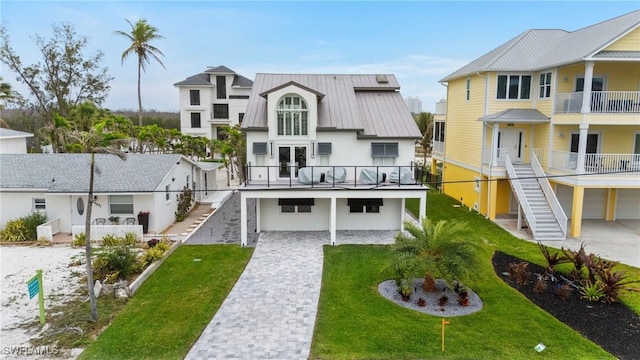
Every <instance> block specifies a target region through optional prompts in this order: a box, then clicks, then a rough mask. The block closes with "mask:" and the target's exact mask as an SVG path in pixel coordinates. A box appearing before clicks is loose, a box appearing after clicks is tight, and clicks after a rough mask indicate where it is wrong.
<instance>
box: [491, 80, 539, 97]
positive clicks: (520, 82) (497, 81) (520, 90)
mask: <svg viewBox="0 0 640 360" xmlns="http://www.w3.org/2000/svg"><path fill="white" fill-rule="evenodd" d="M502 76H506V77H507V83H506V89H505V97H504V98H499V97H498V86H499V84H500V77H502ZM516 76H517V77H518V90H517V93H518V96H517V97H516V98H510V97H509V89H510V86H509V83H510V81H511V78H512V77H516ZM525 76H528V77H529V97H528V98H522V97H521V96H522V89H523V87H522V79H523V77H525ZM532 81H533V76H531V74H497V75H496V92H495V94H496V95H495V99H496V100H498V101H523V100H525V101H527V100H531V85H532Z"/></svg>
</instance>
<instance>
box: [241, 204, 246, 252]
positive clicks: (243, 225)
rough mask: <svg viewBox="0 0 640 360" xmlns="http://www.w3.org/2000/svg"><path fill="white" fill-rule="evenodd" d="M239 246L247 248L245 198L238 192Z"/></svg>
mask: <svg viewBox="0 0 640 360" xmlns="http://www.w3.org/2000/svg"><path fill="white" fill-rule="evenodd" d="M240 245H242V246H247V197H246V195H245V192H243V191H241V192H240Z"/></svg>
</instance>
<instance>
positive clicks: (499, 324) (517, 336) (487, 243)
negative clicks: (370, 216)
mask: <svg viewBox="0 0 640 360" xmlns="http://www.w3.org/2000/svg"><path fill="white" fill-rule="evenodd" d="M428 202H429V203H428V209H427V211H428V216H429V217H431V218H432V219H434V220H439V219H453V218H459V219H463V220H465V221H468V222H469V224H470V225H471V229H472V234H470V235H473V236H476V238H477V240H478V242H479V243H480V244H481V250H480V257H481V261H480V265H479V266H478V268H477V269H475V271H474V272H473V274H472V276H471V279H470V280H469V281H467V284H468V285H469V286H470V287H471V288H472V289H473V290H474V291H475V292H476V293H477V294H478V295H479V296H480V297H481V298H482V300H483V302H484V308H483V309H482V310H481V311H480V312H478V313H475V314H473V315H468V316H462V317H452V318H449V319H447V320H448V321H450V322H451V324H450V325H448V326H447V330H446V352H445V353H444V354H443V353H442V351H441V342H440V339H441V336H440V334H441V333H440V332H441V318H440V317H436V316H430V315H425V314H421V313H418V312H415V311H412V310H409V309H405V308H403V307H399V306H397V305H395V304H393V303H392V302H390V301H388V300H386V299H384V298H383V297H381V296H380V295H378V293H377V285H378V283H380V282H381V281H383V280H386V279H390V278H391V277H392V276H391V273H390V271H389V270H386V269H385V266H386V265H387V261H388V247H386V246H357V245H342V246H336V247H330V246H326V247H325V260H324V274H323V283H322V291H321V295H320V304H319V308H318V315H317V320H316V328H315V334H314V339H313V345H312V349H311V358H313V359H375V358H378V359H388V358H394V359H433V358H457V359H524V358H531V357H544V358H553V359H565V358H574V359H602V358H612V356H611V355H609V354H608V353H607V352H605V351H604V350H602V349H601V348H600V347H598V346H597V345H595V344H594V343H591V342H590V341H587V340H585V339H584V338H583V337H582V336H581V335H580V334H578V333H576V332H575V331H573V330H571V329H570V328H569V327H567V326H565V325H564V324H562V323H561V322H559V321H558V320H556V319H555V318H554V317H552V316H551V315H549V314H547V313H546V312H545V311H543V310H541V309H540V308H538V307H537V306H535V305H533V304H532V303H531V302H529V301H528V300H527V299H526V298H525V297H524V296H523V295H521V294H520V293H519V292H517V291H516V290H514V289H512V288H511V287H509V286H508V285H507V284H505V283H504V282H503V281H502V280H500V279H499V278H498V277H497V276H496V275H495V273H494V272H493V268H492V265H491V256H492V254H493V252H494V251H495V250H498V249H499V250H502V251H504V252H507V253H509V254H513V255H515V256H518V257H521V258H524V259H527V260H529V261H531V262H535V263H539V264H543V263H544V258H543V257H542V255H541V254H540V251H539V249H538V246H537V245H536V244H534V243H530V242H526V241H523V240H519V239H516V238H515V237H513V236H512V235H511V234H509V233H508V232H506V231H503V230H502V229H501V228H500V227H499V226H497V225H495V224H493V223H492V222H490V221H487V220H486V219H484V217H483V216H481V215H478V214H477V213H476V212H473V211H472V212H469V211H468V210H467V209H461V208H454V207H453V204H454V201H453V200H452V199H451V198H448V197H446V196H443V195H440V194H438V193H435V192H430V193H429V194H428ZM407 206H408V207H409V208H410V209H413V210H416V208H417V204H416V203H414V202H408V204H407ZM622 268H624V269H625V270H628V271H629V272H632V273H633V276H634V277H638V276H639V274H640V270H639V269H637V268H632V267H621V269H622ZM623 301H624V302H625V303H627V304H628V305H630V306H631V307H633V308H634V310H636V311H637V312H639V313H640V295H639V294H638V293H626V292H625V293H624V294H623ZM612 336H615V334H612ZM539 342H543V343H544V344H545V345H546V346H547V348H546V350H544V352H542V353H540V354H538V353H536V352H535V350H534V349H533V347H534V346H535V345H536V344H538V343H539Z"/></svg>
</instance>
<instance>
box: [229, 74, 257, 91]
mask: <svg viewBox="0 0 640 360" xmlns="http://www.w3.org/2000/svg"><path fill="white" fill-rule="evenodd" d="M252 86H253V81H252V80H251V79H247V78H246V77H244V76H242V75H235V76H234V77H233V83H232V84H231V87H239V88H250V87H252Z"/></svg>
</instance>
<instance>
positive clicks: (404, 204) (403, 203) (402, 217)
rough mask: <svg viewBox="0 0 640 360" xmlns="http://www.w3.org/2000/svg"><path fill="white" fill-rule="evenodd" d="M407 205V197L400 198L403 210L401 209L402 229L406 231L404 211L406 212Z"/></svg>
mask: <svg viewBox="0 0 640 360" xmlns="http://www.w3.org/2000/svg"><path fill="white" fill-rule="evenodd" d="M405 207H406V199H405V198H402V199H400V209H402V211H400V231H404V213H405V211H406V210H405Z"/></svg>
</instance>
